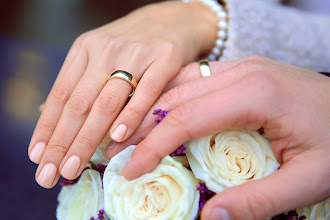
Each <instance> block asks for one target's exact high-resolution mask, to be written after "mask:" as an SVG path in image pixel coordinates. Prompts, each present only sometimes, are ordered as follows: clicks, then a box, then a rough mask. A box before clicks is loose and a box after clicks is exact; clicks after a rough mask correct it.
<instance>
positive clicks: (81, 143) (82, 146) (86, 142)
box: [76, 136, 95, 154]
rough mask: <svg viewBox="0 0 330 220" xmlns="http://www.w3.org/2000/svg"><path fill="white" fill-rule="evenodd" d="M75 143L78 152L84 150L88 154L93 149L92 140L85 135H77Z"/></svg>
mask: <svg viewBox="0 0 330 220" xmlns="http://www.w3.org/2000/svg"><path fill="white" fill-rule="evenodd" d="M76 144H77V146H78V148H79V151H80V152H84V153H85V152H86V153H88V154H89V153H93V152H94V151H95V147H94V144H93V142H92V141H91V140H90V139H89V138H87V137H83V136H80V137H77V139H76Z"/></svg>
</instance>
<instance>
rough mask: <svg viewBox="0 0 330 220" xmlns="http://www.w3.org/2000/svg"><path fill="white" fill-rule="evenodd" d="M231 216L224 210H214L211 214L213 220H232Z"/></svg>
mask: <svg viewBox="0 0 330 220" xmlns="http://www.w3.org/2000/svg"><path fill="white" fill-rule="evenodd" d="M230 219H231V218H230V215H229V213H228V212H227V210H226V209H224V208H214V209H213V210H212V214H211V220H230Z"/></svg>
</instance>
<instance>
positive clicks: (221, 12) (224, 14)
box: [217, 10, 227, 19]
mask: <svg viewBox="0 0 330 220" xmlns="http://www.w3.org/2000/svg"><path fill="white" fill-rule="evenodd" d="M217 15H218V17H219V18H220V19H226V18H227V12H225V11H224V10H221V11H219V12H218V14H217Z"/></svg>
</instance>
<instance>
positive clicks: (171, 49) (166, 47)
mask: <svg viewBox="0 0 330 220" xmlns="http://www.w3.org/2000/svg"><path fill="white" fill-rule="evenodd" d="M161 48H162V51H163V53H165V54H167V55H168V56H170V57H172V56H176V55H177V53H178V49H177V45H175V43H173V42H169V41H167V42H164V43H163V44H162V46H161Z"/></svg>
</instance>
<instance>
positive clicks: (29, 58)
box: [0, 0, 330, 220]
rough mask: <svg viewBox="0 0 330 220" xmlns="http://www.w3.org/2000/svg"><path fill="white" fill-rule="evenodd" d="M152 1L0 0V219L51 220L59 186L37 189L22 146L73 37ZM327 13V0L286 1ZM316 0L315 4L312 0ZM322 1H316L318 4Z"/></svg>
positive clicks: (27, 141)
mask: <svg viewBox="0 0 330 220" xmlns="http://www.w3.org/2000/svg"><path fill="white" fill-rule="evenodd" d="M152 2H156V0H134V1H133V0H127V1H114V0H97V1H95V0H94V1H93V0H11V1H3V0H2V1H0V67H1V68H0V122H1V123H0V124H1V125H0V134H1V146H0V161H1V164H2V165H3V167H2V169H0V214H1V218H2V219H6V220H14V219H15V220H18V219H34V220H39V219H47V220H48V219H55V209H56V205H57V201H56V198H57V194H58V192H59V190H60V187H59V186H56V187H55V188H53V189H51V190H47V189H43V188H41V187H40V186H39V185H38V184H37V183H36V182H35V180H34V172H35V169H36V168H37V165H35V164H33V163H32V162H30V161H29V159H28V157H27V148H28V145H29V141H30V138H31V135H32V133H33V130H34V127H35V125H36V123H37V120H38V117H39V112H38V106H39V105H40V104H41V103H43V102H44V100H45V99H46V97H47V95H48V93H49V91H50V89H51V86H52V84H53V82H54V81H55V78H56V76H57V74H58V72H59V70H60V68H61V65H62V63H63V61H64V58H65V56H66V54H67V52H68V50H69V48H70V46H71V44H72V43H73V41H74V40H75V39H76V38H77V37H78V36H79V35H80V34H82V33H84V32H86V31H88V30H91V29H93V28H96V27H99V26H101V25H103V24H106V23H108V22H111V21H113V20H115V19H117V18H119V17H121V16H123V15H125V14H127V13H128V12H130V11H132V10H133V9H135V8H137V7H140V6H143V5H145V4H148V3H152ZM298 2H299V7H301V8H302V9H306V8H308V9H309V10H310V11H316V12H322V13H330V12H329V9H330V7H322V5H323V4H326V5H327V6H329V4H330V2H329V1H327V0H314V1H304V3H302V2H300V0H293V1H288V0H285V3H286V4H288V3H290V4H293V5H296V4H297V3H298ZM315 2H318V4H315ZM320 3H321V4H320Z"/></svg>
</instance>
